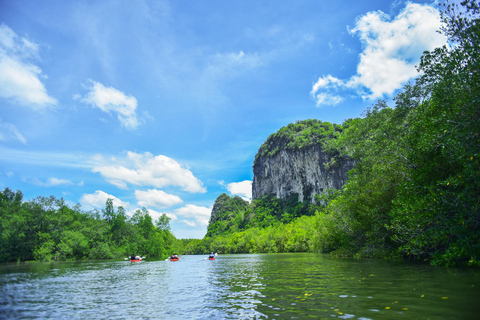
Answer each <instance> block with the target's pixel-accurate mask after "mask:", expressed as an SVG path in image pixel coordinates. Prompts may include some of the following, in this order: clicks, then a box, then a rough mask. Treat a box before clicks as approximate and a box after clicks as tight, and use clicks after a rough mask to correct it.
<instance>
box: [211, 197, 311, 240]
mask: <svg viewBox="0 0 480 320" xmlns="http://www.w3.org/2000/svg"><path fill="white" fill-rule="evenodd" d="M316 208H317V207H316V206H315V204H310V203H308V202H298V194H293V195H291V196H290V197H289V198H288V199H285V200H283V199H278V198H275V197H273V196H265V197H263V198H261V199H257V200H253V201H252V203H248V202H247V201H245V200H243V199H242V198H240V197H238V196H235V197H230V196H228V195H227V194H225V193H223V194H221V195H220V196H219V197H218V198H217V200H216V201H215V204H214V206H213V209H212V215H211V218H210V223H209V225H208V230H207V234H206V237H207V238H208V237H213V236H218V235H225V234H232V233H235V232H240V231H243V230H248V229H251V228H259V229H264V228H268V227H272V226H278V225H280V224H286V223H290V222H292V221H294V220H295V219H296V218H299V217H301V216H305V215H306V216H311V215H314V214H315V209H316Z"/></svg>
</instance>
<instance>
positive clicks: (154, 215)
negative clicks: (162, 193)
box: [148, 209, 178, 222]
mask: <svg viewBox="0 0 480 320" xmlns="http://www.w3.org/2000/svg"><path fill="white" fill-rule="evenodd" d="M164 213H165V214H166V215H167V217H169V218H170V219H171V220H170V222H173V221H176V220H178V218H177V216H176V215H174V214H173V213H169V212H158V211H156V210H152V209H148V214H149V215H150V217H152V219H153V221H155V220H158V218H160V217H161V216H162V214H164Z"/></svg>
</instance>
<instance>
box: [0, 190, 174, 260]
mask: <svg viewBox="0 0 480 320" xmlns="http://www.w3.org/2000/svg"><path fill="white" fill-rule="evenodd" d="M169 229H170V226H169V218H168V217H167V216H166V215H163V216H162V217H160V218H159V219H158V220H157V221H156V225H155V224H154V223H153V221H152V218H151V217H150V215H149V214H148V211H147V210H146V209H145V208H144V209H142V210H137V211H136V212H135V213H134V214H133V215H132V216H131V217H130V218H129V217H127V214H126V212H125V210H124V209H123V208H122V207H118V208H117V210H116V211H115V209H114V207H113V202H112V200H111V199H108V200H107V202H106V207H105V209H104V210H102V212H101V213H100V212H98V211H92V212H82V211H81V209H80V207H79V206H76V207H74V208H70V207H69V206H67V205H66V204H65V202H64V201H63V200H62V199H56V198H54V197H49V198H45V197H38V198H37V199H35V200H32V201H23V194H22V192H20V191H16V192H14V191H12V190H10V189H9V188H6V189H4V190H3V191H0V235H1V238H0V262H6V261H30V260H37V261H50V260H79V259H112V258H120V257H122V258H123V257H127V256H130V255H131V254H139V255H142V256H148V257H166V256H168V255H169V254H171V253H172V252H173V251H178V252H180V251H181V250H182V248H183V245H182V243H181V242H180V241H179V240H177V239H175V237H174V236H173V235H172V234H171V233H170V231H169Z"/></svg>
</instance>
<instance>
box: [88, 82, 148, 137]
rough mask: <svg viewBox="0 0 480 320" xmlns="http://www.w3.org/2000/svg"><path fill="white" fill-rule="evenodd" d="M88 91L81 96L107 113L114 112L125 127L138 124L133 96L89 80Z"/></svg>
mask: <svg viewBox="0 0 480 320" xmlns="http://www.w3.org/2000/svg"><path fill="white" fill-rule="evenodd" d="M89 83H90V86H89V87H88V90H89V92H88V93H87V95H86V96H85V97H84V98H83V102H86V103H88V104H90V105H92V106H94V107H97V108H99V109H100V110H102V111H103V112H106V113H108V114H112V113H114V114H116V115H117V117H118V120H120V123H121V124H122V125H123V126H124V127H125V128H127V129H135V128H137V126H138V125H139V122H138V119H137V113H136V109H137V99H135V97H133V96H127V95H125V94H124V93H123V92H121V91H119V90H117V89H115V88H112V87H105V86H104V85H103V84H101V83H100V82H96V81H93V80H89Z"/></svg>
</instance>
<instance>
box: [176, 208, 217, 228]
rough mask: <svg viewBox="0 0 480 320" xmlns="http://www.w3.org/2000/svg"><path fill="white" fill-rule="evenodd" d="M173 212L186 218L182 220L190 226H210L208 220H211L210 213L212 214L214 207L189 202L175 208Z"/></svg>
mask: <svg viewBox="0 0 480 320" xmlns="http://www.w3.org/2000/svg"><path fill="white" fill-rule="evenodd" d="M173 214H174V215H175V216H178V217H182V218H184V219H182V220H181V222H183V223H185V224H187V225H189V226H192V227H193V226H196V225H200V226H208V221H209V220H210V215H211V214H212V208H207V207H200V206H196V205H193V204H187V205H186V206H184V207H182V208H178V209H176V210H174V211H173ZM187 219H189V220H187ZM192 219H193V220H192Z"/></svg>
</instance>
